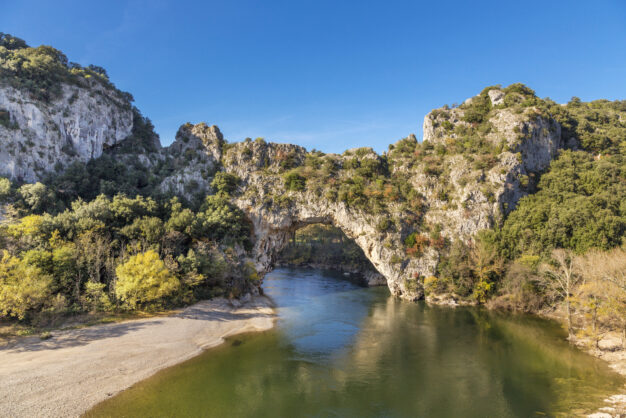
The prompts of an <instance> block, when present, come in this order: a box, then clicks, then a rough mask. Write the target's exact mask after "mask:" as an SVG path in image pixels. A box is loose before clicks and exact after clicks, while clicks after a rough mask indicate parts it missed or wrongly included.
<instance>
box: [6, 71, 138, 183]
mask: <svg viewBox="0 0 626 418" xmlns="http://www.w3.org/2000/svg"><path fill="white" fill-rule="evenodd" d="M0 113H2V116H3V119H4V123H0V143H2V147H0V175H3V176H7V177H10V178H12V179H14V180H18V181H25V182H34V181H37V180H40V179H41V178H42V177H43V176H44V175H45V174H46V173H47V172H52V171H54V170H55V169H56V170H61V169H62V168H63V167H65V166H67V165H69V164H70V163H72V162H73V161H82V162H86V161H88V160H90V159H92V158H97V157H99V156H100V155H101V154H102V152H103V150H104V149H105V148H107V147H110V146H113V145H115V144H117V143H119V142H120V141H122V140H124V139H125V138H126V137H128V136H129V135H130V133H131V130H132V127H133V112H132V109H131V106H130V103H129V102H128V101H127V99H126V98H124V97H123V96H121V95H120V94H119V92H118V91H117V90H114V89H111V88H107V87H106V86H104V85H103V84H101V83H98V82H97V81H92V82H87V81H86V82H85V83H84V84H83V85H73V84H62V85H61V94H60V95H59V96H58V97H55V98H54V99H53V100H51V101H50V102H45V101H42V100H37V99H34V98H32V97H31V95H30V94H28V92H26V91H23V90H19V89H16V88H14V87H11V86H10V85H8V84H2V83H0Z"/></svg>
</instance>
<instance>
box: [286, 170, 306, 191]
mask: <svg viewBox="0 0 626 418" xmlns="http://www.w3.org/2000/svg"><path fill="white" fill-rule="evenodd" d="M283 180H284V182H285V189H287V190H288V191H296V192H298V191H302V190H304V189H305V188H306V179H305V178H304V177H302V176H301V175H300V174H298V173H297V172H295V171H290V172H289V173H287V174H285V176H284V177H283Z"/></svg>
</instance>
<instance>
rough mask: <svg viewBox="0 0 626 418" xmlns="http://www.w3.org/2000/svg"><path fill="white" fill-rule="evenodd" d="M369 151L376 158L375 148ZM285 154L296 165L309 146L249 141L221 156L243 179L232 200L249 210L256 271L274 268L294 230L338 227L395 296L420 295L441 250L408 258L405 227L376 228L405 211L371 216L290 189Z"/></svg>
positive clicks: (313, 194)
mask: <svg viewBox="0 0 626 418" xmlns="http://www.w3.org/2000/svg"><path fill="white" fill-rule="evenodd" d="M370 151H371V150H370ZM371 154H372V155H373V156H376V154H375V153H373V151H371ZM284 155H289V156H290V158H292V159H293V161H292V163H293V165H294V166H299V165H302V164H303V160H304V158H305V156H306V150H305V149H304V148H302V147H299V146H295V145H287V144H273V143H266V142H264V141H254V142H253V141H248V142H243V143H237V144H233V145H232V146H231V147H230V148H229V149H228V150H227V151H226V152H225V154H224V155H223V158H222V163H223V166H224V169H225V170H226V171H228V172H231V173H233V174H236V175H237V176H238V177H239V178H240V179H241V186H240V190H239V193H238V194H237V195H236V197H235V198H234V199H233V202H234V203H235V205H237V206H238V207H239V208H240V209H241V210H243V211H244V212H245V213H246V214H247V216H248V218H249V220H250V222H251V224H252V229H253V241H254V247H253V250H252V261H253V262H254V263H255V265H256V266H257V269H258V270H259V271H265V272H267V271H269V270H271V269H272V268H273V265H274V262H275V260H276V257H277V255H278V253H279V252H280V251H281V250H282V249H284V247H285V246H286V245H287V243H288V240H289V237H291V235H292V234H293V233H294V231H295V230H297V229H299V228H301V227H303V226H305V225H309V224H314V223H322V224H327V225H332V226H334V227H336V228H339V229H340V230H341V231H342V232H343V233H344V234H345V235H346V236H347V237H348V238H350V239H352V240H354V242H355V243H356V244H357V245H358V246H359V247H360V248H361V249H362V250H363V253H364V255H365V256H366V257H367V258H368V260H369V261H370V262H371V264H372V265H373V266H374V268H375V269H376V270H377V271H378V272H379V273H380V274H382V275H383V276H384V277H385V278H386V280H387V285H388V287H389V289H390V291H391V292H392V294H394V295H396V296H401V297H403V298H406V299H419V298H421V297H422V296H423V291H422V287H421V285H420V284H419V281H418V280H417V279H418V278H419V277H421V276H425V275H432V274H434V272H435V267H436V265H437V260H438V254H437V252H436V251H435V250H434V249H432V248H427V249H426V250H425V251H424V253H423V254H422V256H421V257H419V258H411V257H407V256H406V254H405V251H404V244H403V238H404V237H405V236H406V235H407V231H406V230H404V229H403V228H402V227H397V228H393V229H390V230H385V231H381V230H379V228H377V225H380V224H381V222H382V221H383V220H388V221H389V220H390V219H391V217H392V216H395V217H400V216H402V214H403V213H404V212H403V210H401V209H399V208H392V209H391V210H389V211H386V212H384V213H380V214H371V213H366V212H365V211H363V210H361V209H358V208H354V207H349V206H348V205H346V204H345V203H343V202H340V201H332V200H331V199H328V198H327V197H325V196H323V195H319V194H316V193H315V192H313V191H311V190H309V189H308V188H307V189H306V190H302V191H287V190H286V189H285V185H284V180H283V174H284V171H285V170H284V168H283V167H281V166H280V162H281V160H282V159H283V157H281V156H284ZM376 157H377V156H376ZM277 202H280V203H277ZM285 202H286V203H285Z"/></svg>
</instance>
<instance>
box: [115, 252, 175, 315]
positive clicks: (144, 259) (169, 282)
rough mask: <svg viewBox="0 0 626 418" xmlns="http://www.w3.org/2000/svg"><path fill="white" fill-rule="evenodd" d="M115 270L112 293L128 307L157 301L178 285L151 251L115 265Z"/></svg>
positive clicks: (170, 293)
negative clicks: (113, 290)
mask: <svg viewBox="0 0 626 418" xmlns="http://www.w3.org/2000/svg"><path fill="white" fill-rule="evenodd" d="M115 273H116V274H117V282H116V284H115V295H116V296H117V297H118V298H119V299H121V300H122V301H123V302H124V303H125V304H126V305H127V306H128V307H130V308H131V309H135V308H137V306H139V305H145V304H148V303H152V302H158V301H160V300H162V299H163V298H165V297H167V296H170V295H172V294H173V293H174V292H176V291H177V290H178V288H179V286H180V282H179V281H178V279H177V278H176V277H174V275H173V274H172V273H171V272H170V271H169V270H168V269H167V267H166V266H165V263H164V262H163V261H162V260H161V259H160V258H159V255H158V254H157V253H156V252H155V251H153V250H148V251H146V252H144V253H139V254H137V255H134V256H132V257H130V258H129V259H128V261H126V262H125V263H123V264H120V265H118V266H117V268H116V269H115Z"/></svg>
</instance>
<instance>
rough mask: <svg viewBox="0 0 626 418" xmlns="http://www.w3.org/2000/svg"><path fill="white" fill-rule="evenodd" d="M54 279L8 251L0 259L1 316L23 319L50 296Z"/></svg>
mask: <svg viewBox="0 0 626 418" xmlns="http://www.w3.org/2000/svg"><path fill="white" fill-rule="evenodd" d="M51 284H52V279H51V277H50V276H48V275H45V274H42V272H41V270H39V269H38V268H37V267H34V266H31V265H28V264H26V263H24V262H23V261H22V260H20V259H19V258H17V257H13V256H11V255H10V254H9V253H8V252H7V251H3V252H2V256H1V257H0V316H13V317H17V318H18V319H23V318H24V316H25V315H26V313H27V312H28V311H29V310H31V309H35V308H38V307H40V306H41V305H43V303H44V302H45V301H46V299H47V298H48V296H49V295H50V287H51Z"/></svg>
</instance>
